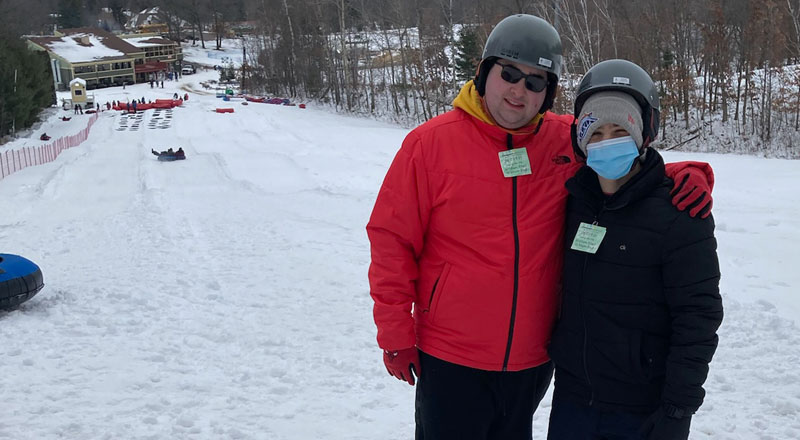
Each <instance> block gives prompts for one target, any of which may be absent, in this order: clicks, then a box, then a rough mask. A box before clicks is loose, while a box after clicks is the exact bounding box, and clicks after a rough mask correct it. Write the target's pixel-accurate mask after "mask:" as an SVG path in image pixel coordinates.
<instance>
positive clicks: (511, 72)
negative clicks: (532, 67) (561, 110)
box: [497, 63, 547, 93]
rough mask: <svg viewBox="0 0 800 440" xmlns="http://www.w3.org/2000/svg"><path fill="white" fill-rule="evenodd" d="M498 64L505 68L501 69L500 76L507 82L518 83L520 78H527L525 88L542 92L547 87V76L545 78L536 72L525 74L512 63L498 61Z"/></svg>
mask: <svg viewBox="0 0 800 440" xmlns="http://www.w3.org/2000/svg"><path fill="white" fill-rule="evenodd" d="M497 65H499V66H500V67H502V68H503V70H501V71H500V77H501V78H503V80H505V81H506V82H510V83H511V84H516V83H518V82H519V80H521V79H522V78H525V88H527V89H528V90H530V91H531V92H536V93H538V92H541V91H542V90H544V88H545V87H547V78H544V77H542V76H541V75H537V74H535V73H528V74H524V73H522V71H521V70H519V69H517V68H516V67H514V66H512V65H511V64H501V63H497Z"/></svg>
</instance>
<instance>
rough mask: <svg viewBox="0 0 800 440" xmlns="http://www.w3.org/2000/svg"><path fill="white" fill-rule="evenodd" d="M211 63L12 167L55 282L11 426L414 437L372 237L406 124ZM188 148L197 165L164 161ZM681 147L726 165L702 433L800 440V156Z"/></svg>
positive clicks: (5, 368) (540, 430) (32, 311)
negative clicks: (289, 94) (362, 115)
mask: <svg viewBox="0 0 800 440" xmlns="http://www.w3.org/2000/svg"><path fill="white" fill-rule="evenodd" d="M212 77H213V72H209V73H198V74H197V75H191V76H186V77H184V78H182V80H181V82H169V83H165V88H164V89H158V88H156V89H151V88H150V87H149V85H147V84H142V85H135V86H129V87H127V89H125V90H122V89H103V90H97V91H94V93H95V94H96V95H97V100H98V102H105V101H106V100H108V101H111V100H122V101H125V100H126V98H127V99H133V98H140V97H142V96H145V98H146V99H151V100H155V99H156V98H169V97H171V96H172V94H173V93H175V92H177V93H179V94H181V95H182V94H183V93H185V91H186V90H192V92H189V94H190V99H189V101H188V102H186V103H185V105H184V107H180V108H176V109H174V111H173V112H172V114H171V118H169V121H167V118H166V114H165V113H161V114H160V115H158V116H156V115H155V113H154V112H153V111H149V112H147V113H144V114H143V116H142V119H141V120H140V121H139V123H138V124H134V123H133V122H134V121H128V120H126V121H125V123H124V124H123V122H122V119H123V116H122V115H120V114H118V113H115V112H104V113H103V114H101V116H100V119H99V120H98V121H97V123H96V124H95V125H94V127H93V128H92V132H91V135H90V136H89V139H88V141H86V142H85V143H84V144H82V145H81V146H79V147H76V148H72V149H70V150H67V151H66V152H64V153H62V155H61V156H60V157H59V158H58V160H56V161H55V162H52V163H49V164H45V165H41V166H37V167H31V168H27V169H25V170H22V171H20V172H17V173H15V174H13V175H11V176H9V177H6V178H5V179H4V180H2V181H0V201H2V205H0V206H2V209H1V210H0V252H5V253H15V254H20V255H23V256H25V257H27V258H30V259H31V260H33V261H35V262H37V263H38V264H39V265H40V266H41V268H42V271H43V273H44V276H45V283H46V286H45V288H44V290H42V292H40V293H39V294H38V295H37V296H36V297H35V298H34V299H32V300H31V301H29V302H27V303H25V304H24V305H23V306H22V307H21V308H20V309H19V310H17V311H13V312H0V338H1V339H2V341H3V344H2V345H0V390H2V395H3V398H4V405H3V408H4V409H3V411H2V416H0V439H14V440H28V439H30V440H33V439H37V440H39V439H58V438H68V439H77V438H80V439H166V438H169V439H292V440H294V439H364V440H366V439H408V438H411V437H412V436H413V388H412V387H410V386H408V385H407V384H404V383H401V382H399V381H397V380H395V379H393V378H391V377H389V376H388V375H387V373H386V371H385V369H384V367H383V365H382V362H381V356H380V352H379V350H378V348H377V346H376V344H375V328H374V324H373V321H372V314H371V312H372V301H371V299H370V298H369V291H368V290H369V289H368V284H367V279H366V272H367V266H368V264H369V245H368V242H367V238H366V233H365V230H364V226H365V224H366V221H367V219H368V216H369V213H370V210H371V208H372V204H373V202H374V198H375V195H376V193H377V190H378V188H379V186H380V183H381V181H382V179H383V175H384V173H385V172H386V169H387V167H388V166H389V163H390V161H391V159H392V158H393V156H394V153H395V152H396V150H397V148H398V147H399V145H400V142H401V141H402V139H403V137H404V135H405V134H406V133H407V130H406V129H402V128H399V127H396V126H391V125H387V124H382V123H378V122H373V121H369V120H364V119H357V118H349V117H343V116H337V115H333V114H330V113H327V112H325V111H321V110H315V109H313V108H308V109H300V108H298V107H285V106H276V105H269V104H254V103H251V104H249V105H247V106H245V105H242V104H241V103H240V102H235V101H234V102H228V103H222V102H221V100H219V99H218V98H215V97H214V96H213V95H203V94H199V93H195V92H193V91H194V90H202V88H201V87H200V86H199V82H200V81H202V80H206V79H209V78H212ZM222 106H224V107H233V108H234V109H235V113H233V114H217V113H215V112H213V110H214V109H215V108H216V107H222ZM62 113H63V112H62V111H60V110H59V111H58V113H57V114H53V115H52V116H51V117H50V119H48V121H46V122H45V123H44V124H43V126H42V127H41V130H40V131H47V132H48V133H57V130H65V129H64V128H63V127H64V125H63V124H64V123H63V122H61V121H60V120H58V119H57V117H58V116H61V115H62ZM70 116H74V115H70ZM155 118H157V119H155ZM81 120H82V119H81V117H80V116H76V117H73V119H72V120H71V121H70V123H73V122H75V123H76V125H75V127H76V128H78V129H79V128H80V127H79V124H80V123H81V122H80V121H81ZM83 121H84V122H85V119H84V120H83ZM59 124H62V125H59ZM134 125H136V129H133V126H134ZM160 126H165V128H159V127H160ZM38 133H39V131H37V132H36V134H37V138H38ZM67 134H69V133H67ZM37 143H39V141H35V140H32V139H29V140H21V141H18V142H15V143H14V144H11V145H9V146H6V147H4V148H18V147H20V146H21V145H23V144H24V145H36V144H37ZM168 147H173V148H177V147H183V149H184V150H185V151H186V155H187V160H185V161H179V162H171V163H164V162H158V161H157V160H156V158H155V156H153V155H152V154H151V153H150V150H151V148H153V149H156V150H164V149H166V148H168ZM2 151H3V149H2V148H0V152H2ZM667 159H668V160H670V161H674V160H686V159H689V160H704V161H709V162H711V163H712V165H713V166H714V168H715V170H716V174H717V186H716V188H715V193H714V195H715V207H714V215H715V217H716V221H717V239H718V241H719V255H720V261H721V267H722V271H723V280H722V292H723V296H724V300H725V306H726V317H725V321H724V323H723V326H722V328H721V330H720V346H719V349H718V351H717V355H716V357H715V360H714V363H713V364H712V366H711V373H710V376H709V380H708V382H707V386H706V388H707V391H708V396H707V399H706V404H705V406H704V407H703V408H702V409H701V411H700V412H699V413H698V414H697V416H696V417H695V420H694V422H693V435H692V438H693V439H715V440H718V439H747V440H750V439H781V440H783V439H800V422H798V413H800V373H798V372H797V365H798V364H799V363H800V352H798V349H797V347H798V345H800V332H798V329H797V327H796V325H795V321H796V320H797V318H798V316H800V299H798V296H797V293H796V292H797V289H798V288H800V271H798V270H797V265H798V263H800V257H798V253H797V249H796V247H797V244H798V230H800V220H798V218H799V217H800V191H798V183H797V176H798V175H800V162H792V161H780V160H766V159H755V158H751V157H743V156H719V155H690V154H680V155H678V154H667ZM548 400H549V396H548V397H547V398H546V399H545V402H547V401H548ZM548 414H549V404H548V403H544V404H543V407H542V408H540V410H539V411H538V412H537V414H536V417H535V423H534V430H535V438H537V439H542V438H544V436H545V432H546V426H547V417H548Z"/></svg>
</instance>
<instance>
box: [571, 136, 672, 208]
mask: <svg viewBox="0 0 800 440" xmlns="http://www.w3.org/2000/svg"><path fill="white" fill-rule="evenodd" d="M637 160H639V159H637ZM640 164H641V169H640V170H639V172H638V173H636V175H634V176H633V177H632V178H631V180H629V181H627V182H625V184H624V185H622V187H620V189H618V190H617V192H615V193H614V194H613V195H611V196H609V197H606V196H605V195H604V194H603V191H602V190H601V189H600V182H599V181H598V180H597V173H595V171H594V170H593V169H591V168H590V167H589V166H587V165H585V164H584V165H583V167H581V169H579V170H578V172H577V173H576V174H575V177H573V178H571V179H569V180H568V181H567V183H566V187H567V191H569V193H570V195H572V196H574V197H576V198H578V199H581V200H585V201H587V202H589V203H590V204H591V205H592V206H594V207H595V208H596V209H600V208H604V209H606V210H615V209H621V208H624V207H626V206H628V205H629V204H631V203H633V202H636V201H638V200H640V199H643V198H645V197H647V196H648V195H649V194H650V193H651V192H652V191H653V190H654V189H655V188H656V187H658V186H659V185H661V184H662V183H663V182H664V178H665V171H664V159H663V158H662V157H661V155H660V154H659V153H658V151H656V150H655V149H653V148H648V149H647V152H646V154H645V155H644V160H643V161H641V162H640Z"/></svg>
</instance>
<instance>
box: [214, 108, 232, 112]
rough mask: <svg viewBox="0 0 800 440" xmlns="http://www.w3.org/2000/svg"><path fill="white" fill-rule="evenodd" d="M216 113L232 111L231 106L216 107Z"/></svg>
mask: <svg viewBox="0 0 800 440" xmlns="http://www.w3.org/2000/svg"><path fill="white" fill-rule="evenodd" d="M217 113H233V108H218V109H217Z"/></svg>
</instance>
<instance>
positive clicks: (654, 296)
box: [547, 60, 723, 440]
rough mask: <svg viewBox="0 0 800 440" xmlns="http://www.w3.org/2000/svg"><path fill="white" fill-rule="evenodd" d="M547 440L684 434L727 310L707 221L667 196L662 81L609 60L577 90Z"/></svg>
mask: <svg viewBox="0 0 800 440" xmlns="http://www.w3.org/2000/svg"><path fill="white" fill-rule="evenodd" d="M574 115H575V117H576V118H578V120H577V127H579V128H578V131H577V132H576V135H575V136H574V137H573V139H572V145H573V148H574V151H575V155H576V157H580V158H582V159H585V163H584V165H583V166H582V167H581V168H580V169H579V170H578V172H577V173H576V174H575V176H574V177H572V178H571V179H569V180H567V183H566V189H567V191H568V192H569V197H568V199H567V217H566V240H564V241H563V243H564V248H565V249H564V268H563V274H564V275H563V277H562V280H563V282H564V286H563V289H562V293H561V305H560V307H559V310H560V313H559V318H558V321H557V322H556V325H555V329H554V331H553V335H552V338H551V341H550V347H549V353H550V357H551V358H552V360H553V362H554V363H555V367H556V368H555V391H554V393H553V405H552V409H551V412H550V428H549V430H548V437H547V438H548V439H550V440H585V439H600V438H605V439H612V438H613V439H620V440H640V439H646V440H687V439H688V438H689V427H690V424H691V420H692V414H694V413H695V411H697V409H698V408H699V407H700V405H701V404H702V403H703V396H704V395H705V392H704V390H703V387H702V385H703V383H704V382H705V380H706V377H707V375H708V367H709V363H710V362H711V358H712V357H713V355H714V351H715V350H716V348H717V341H718V337H717V333H716V332H717V329H718V328H719V326H720V324H721V322H722V314H723V312H722V298H721V297H720V295H719V279H720V270H719V262H718V260H717V252H716V249H717V242H716V240H715V238H714V220H713V217H711V216H708V217H706V218H704V219H700V218H691V217H689V216H687V215H685V214H684V213H682V212H679V211H678V210H677V209H676V208H675V207H674V206H673V205H672V202H671V200H672V196H671V195H670V190H671V189H672V187H673V185H674V182H673V181H672V180H670V179H668V178H667V176H666V174H665V171H664V169H665V168H664V160H663V159H662V158H661V155H660V154H659V153H658V151H656V150H655V149H654V148H651V147H650V146H649V144H650V141H651V140H652V139H654V138H655V137H656V135H657V134H658V124H657V121H658V120H659V98H658V88H657V87H656V84H655V83H654V82H653V80H652V79H651V78H650V76H649V75H648V74H647V72H645V71H644V70H643V69H642V68H641V67H639V66H637V65H636V64H634V63H631V62H630V61H626V60H608V61H603V62H601V63H599V64H597V65H595V66H594V67H592V68H591V69H589V71H588V72H586V75H584V77H583V80H582V81H581V82H580V84H579V85H578V96H577V97H576V99H575V113H574Z"/></svg>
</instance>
